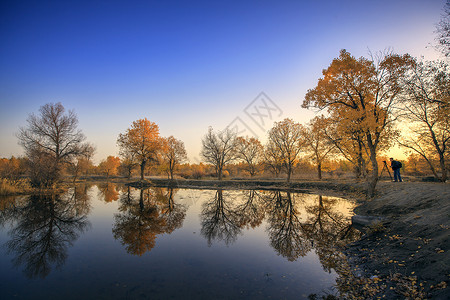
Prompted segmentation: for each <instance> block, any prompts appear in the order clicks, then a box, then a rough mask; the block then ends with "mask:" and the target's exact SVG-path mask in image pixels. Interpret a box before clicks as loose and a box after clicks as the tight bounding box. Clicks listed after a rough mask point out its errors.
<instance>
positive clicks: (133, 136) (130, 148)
mask: <svg viewBox="0 0 450 300" xmlns="http://www.w3.org/2000/svg"><path fill="white" fill-rule="evenodd" d="M117 144H118V146H119V148H120V155H121V156H128V157H130V158H132V159H133V160H134V161H135V162H136V163H137V164H139V166H140V167H141V180H144V171H145V167H146V166H147V164H148V163H149V162H151V161H156V160H157V155H158V151H159V150H160V149H161V139H160V136H159V127H158V125H157V124H156V123H154V122H150V121H149V120H147V118H144V119H139V120H137V121H134V122H133V123H132V124H131V127H130V128H128V129H127V130H126V132H125V133H121V134H119V138H118V139H117Z"/></svg>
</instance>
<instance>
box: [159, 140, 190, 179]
mask: <svg viewBox="0 0 450 300" xmlns="http://www.w3.org/2000/svg"><path fill="white" fill-rule="evenodd" d="M162 156H163V159H164V162H165V164H166V169H167V175H168V176H170V179H173V171H174V170H175V167H176V166H177V165H179V164H180V163H183V162H184V161H186V160H187V154H186V149H185V148H184V143H183V142H182V141H180V140H177V139H176V138H174V137H173V136H169V137H168V138H167V139H164V143H163V151H162Z"/></svg>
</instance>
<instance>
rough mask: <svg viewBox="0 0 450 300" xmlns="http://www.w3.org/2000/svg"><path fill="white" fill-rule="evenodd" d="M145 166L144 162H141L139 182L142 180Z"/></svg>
mask: <svg viewBox="0 0 450 300" xmlns="http://www.w3.org/2000/svg"><path fill="white" fill-rule="evenodd" d="M145 164H146V161H145V160H144V161H142V162H141V180H144V171H145Z"/></svg>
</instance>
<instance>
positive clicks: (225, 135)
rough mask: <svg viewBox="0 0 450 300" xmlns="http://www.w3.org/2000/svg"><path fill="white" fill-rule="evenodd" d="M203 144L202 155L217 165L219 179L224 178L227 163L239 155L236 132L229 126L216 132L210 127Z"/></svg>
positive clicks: (207, 160) (208, 161)
mask: <svg viewBox="0 0 450 300" xmlns="http://www.w3.org/2000/svg"><path fill="white" fill-rule="evenodd" d="M202 145H203V148H202V151H201V153H200V155H201V156H202V157H203V158H204V159H205V161H206V162H207V163H210V164H212V165H213V166H214V167H215V169H216V174H217V176H218V178H219V180H222V171H223V169H224V167H225V165H226V164H228V163H230V162H232V161H233V160H235V159H236V157H237V153H236V145H237V140H236V133H235V132H234V131H232V130H230V129H229V128H226V129H225V130H223V131H220V132H217V133H215V132H214V131H213V128H212V127H209V129H208V133H207V134H206V135H205V136H204V137H203V139H202Z"/></svg>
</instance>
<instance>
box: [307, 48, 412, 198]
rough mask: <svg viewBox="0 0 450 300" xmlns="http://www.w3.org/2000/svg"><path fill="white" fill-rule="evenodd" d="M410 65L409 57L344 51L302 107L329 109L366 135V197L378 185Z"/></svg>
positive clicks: (309, 93)
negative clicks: (382, 154) (382, 156)
mask: <svg viewBox="0 0 450 300" xmlns="http://www.w3.org/2000/svg"><path fill="white" fill-rule="evenodd" d="M410 62H411V58H410V56H409V55H403V56H400V55H397V54H392V53H390V54H385V55H380V56H379V57H376V58H375V59H366V58H364V57H361V58H359V59H356V58H355V57H353V56H352V55H351V54H350V53H349V52H347V51H346V50H341V52H340V55H339V57H338V58H335V59H334V60H333V61H332V62H331V64H330V66H329V67H328V68H327V69H325V70H323V72H322V73H323V78H320V79H319V81H318V83H317V86H316V87H315V88H314V89H310V90H308V92H307V94H306V95H305V99H304V101H303V107H305V108H310V107H316V108H319V109H327V110H328V111H329V112H330V113H333V112H338V111H343V112H345V114H344V113H341V114H340V115H341V116H343V117H345V119H347V120H351V121H353V122H354V123H356V124H357V126H358V128H359V129H360V130H361V131H362V134H363V138H364V140H363V146H364V147H365V148H366V149H367V152H368V154H369V158H370V162H371V167H372V173H371V176H370V178H369V182H368V189H367V194H368V196H369V197H373V196H374V193H375V188H376V185H377V183H378V171H379V170H378V163H377V154H378V152H379V151H380V147H381V145H382V144H383V142H386V141H389V140H390V139H391V137H390V136H389V133H391V132H392V131H391V130H390V129H391V126H392V122H393V121H394V120H395V119H394V118H393V110H394V109H395V107H396V104H397V103H398V101H399V95H400V92H401V90H402V86H401V79H402V77H403V75H404V74H405V72H406V71H407V69H408V65H409V64H410Z"/></svg>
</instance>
